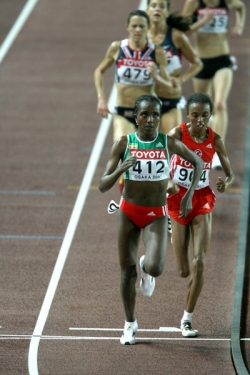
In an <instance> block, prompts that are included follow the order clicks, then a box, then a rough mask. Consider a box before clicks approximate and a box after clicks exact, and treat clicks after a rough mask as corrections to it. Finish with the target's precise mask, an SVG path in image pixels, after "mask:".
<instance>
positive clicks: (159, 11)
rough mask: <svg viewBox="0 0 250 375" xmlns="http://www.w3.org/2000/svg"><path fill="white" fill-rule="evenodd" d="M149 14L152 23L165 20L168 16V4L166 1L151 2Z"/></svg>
mask: <svg viewBox="0 0 250 375" xmlns="http://www.w3.org/2000/svg"><path fill="white" fill-rule="evenodd" d="M147 13H148V15H149V18H150V20H151V21H152V22H159V21H162V20H165V18H166V17H167V15H168V9H167V4H166V1H165V0H151V1H150V3H149V6H148V9H147Z"/></svg>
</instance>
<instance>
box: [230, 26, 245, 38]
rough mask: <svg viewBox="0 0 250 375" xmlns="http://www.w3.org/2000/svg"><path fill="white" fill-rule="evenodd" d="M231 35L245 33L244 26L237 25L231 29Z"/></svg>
mask: <svg viewBox="0 0 250 375" xmlns="http://www.w3.org/2000/svg"><path fill="white" fill-rule="evenodd" d="M229 34H230V35H231V36H241V35H242V34H243V27H242V26H237V25H235V26H234V27H232V28H231V29H230V30H229Z"/></svg>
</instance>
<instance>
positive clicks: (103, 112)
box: [97, 97, 110, 118]
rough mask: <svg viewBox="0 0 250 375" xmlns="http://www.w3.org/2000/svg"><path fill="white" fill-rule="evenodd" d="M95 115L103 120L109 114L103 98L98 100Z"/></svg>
mask: <svg viewBox="0 0 250 375" xmlns="http://www.w3.org/2000/svg"><path fill="white" fill-rule="evenodd" d="M97 113H98V115H100V116H102V117H104V118H108V115H109V113H110V111H109V109H108V106H107V102H106V99H105V98H103V97H100V98H98V103H97Z"/></svg>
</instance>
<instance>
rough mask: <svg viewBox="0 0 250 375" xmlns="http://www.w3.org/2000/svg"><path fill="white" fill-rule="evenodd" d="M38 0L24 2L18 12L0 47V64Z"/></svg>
mask: <svg viewBox="0 0 250 375" xmlns="http://www.w3.org/2000/svg"><path fill="white" fill-rule="evenodd" d="M37 2H38V0H28V1H27V3H26V4H25V6H24V8H23V10H22V12H21V13H20V15H19V17H18V18H17V20H16V22H15V23H14V25H13V26H12V28H11V30H10V32H9V33H8V35H7V36H6V38H5V39H4V41H3V43H2V44H1V47H0V64H1V62H2V61H3V59H4V58H5V56H6V55H7V53H8V51H9V49H10V47H11V45H12V43H13V42H14V40H15V39H16V37H17V35H18V34H19V32H20V30H21V29H22V27H23V25H24V24H25V22H26V21H27V19H28V18H29V15H30V14H31V12H32V10H33V9H34V7H35V5H36V3H37Z"/></svg>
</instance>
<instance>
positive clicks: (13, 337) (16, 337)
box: [0, 330, 250, 344]
mask: <svg viewBox="0 0 250 375" xmlns="http://www.w3.org/2000/svg"><path fill="white" fill-rule="evenodd" d="M144 331H145V330H144ZM137 332H138V331H137ZM158 332H159V331H158ZM30 339H32V340H33V339H34V340H35V344H38V343H39V341H40V340H43V341H44V340H83V341H88V340H89V341H91V340H92V341H93V340H94V341H102V340H120V337H112V336H111V337H109V336H50V335H43V336H39V337H34V336H32V335H0V341H1V340H30ZM136 340H137V341H141V340H148V341H156V340H157V341H159V340H162V341H187V340H191V341H231V338H202V337H137V338H136ZM241 340H250V339H241Z"/></svg>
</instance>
